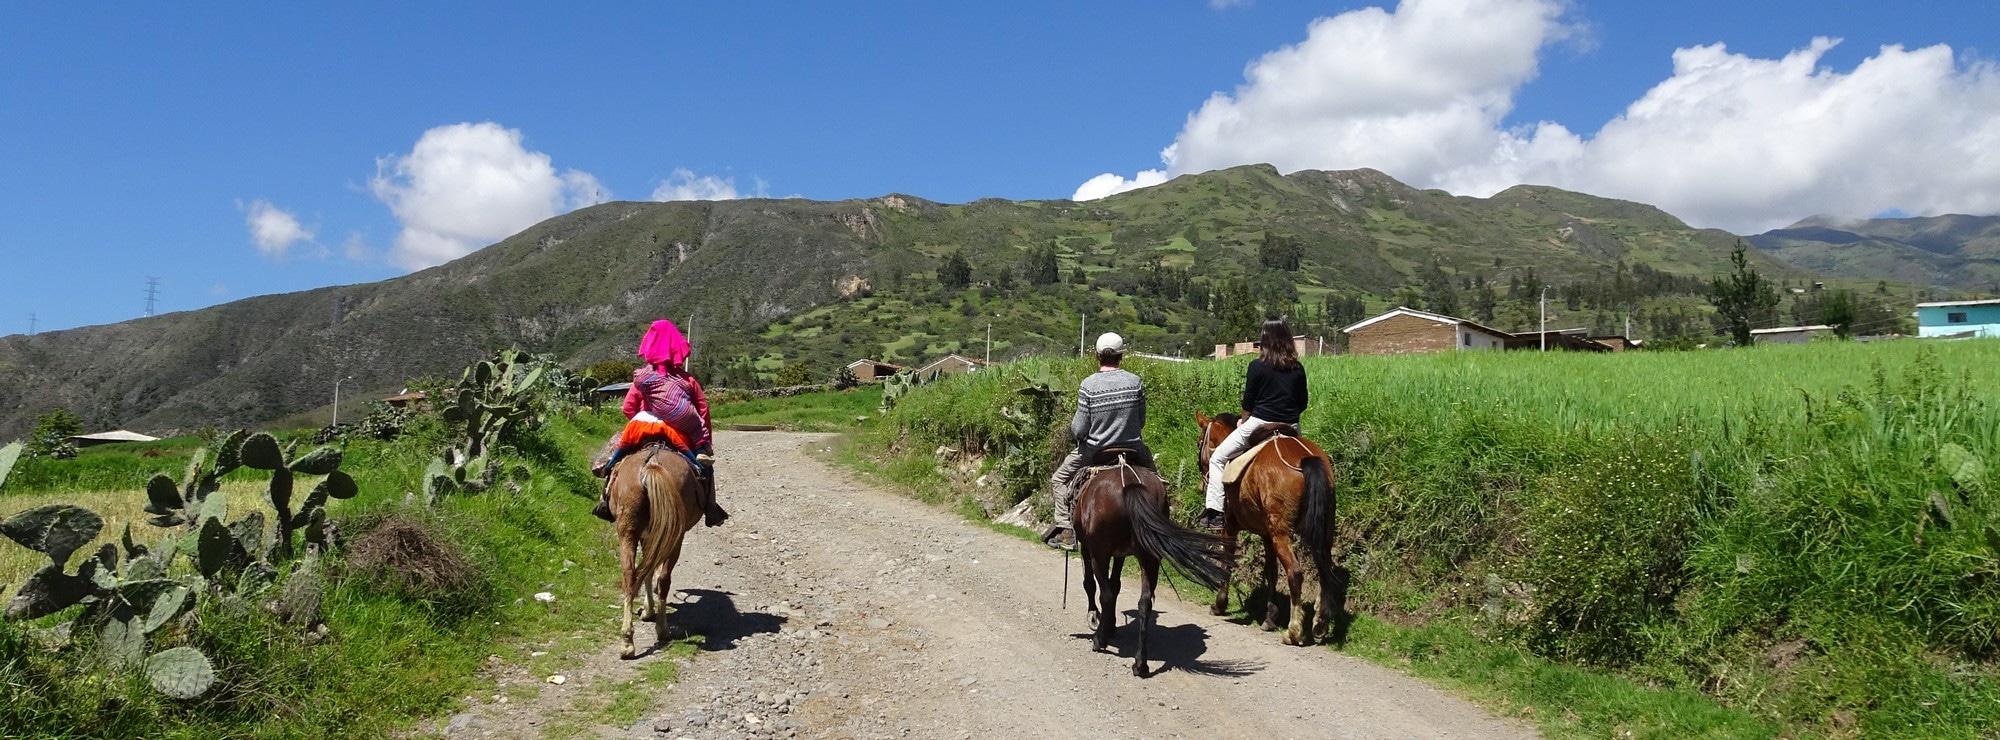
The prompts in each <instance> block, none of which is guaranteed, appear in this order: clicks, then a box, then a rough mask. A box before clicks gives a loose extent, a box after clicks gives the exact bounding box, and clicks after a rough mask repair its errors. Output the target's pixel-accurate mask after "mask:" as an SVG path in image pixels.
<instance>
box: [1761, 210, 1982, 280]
mask: <svg viewBox="0 0 2000 740" xmlns="http://www.w3.org/2000/svg"><path fill="white" fill-rule="evenodd" d="M1749 241H1750V243H1752V244H1755V245H1756V246H1757V248H1758V249H1762V250H1765V251H1766V252H1769V253H1771V254H1772V255H1774V256H1776V257H1778V258H1780V259H1783V260H1785V261H1787V262H1791V263H1792V264H1795V265H1798V266H1800V267H1804V268H1806V269H1809V270H1813V271H1815V272H1820V273H1824V274H1827V275H1833V276H1838V277H1848V278H1863V279H1876V280H1889V281H1892V282H1902V283H1908V284H1911V285H1926V286H1942V287H1949V288H1956V289H1959V290H1977V291H1995V290H1996V288H1995V286H1996V285H2000V216H1963V215H1945V216H1926V217H1921V218H1874V219H1868V220H1865V221H1855V222H1844V221H1840V220H1837V219H1831V218H1825V217H1814V218H1809V219H1806V220H1804V221H1800V222H1798V223H1796V224H1793V225H1791V226H1788V227H1785V228H1783V229H1776V230H1772V231H1767V232H1764V233H1762V234H1758V235H1756V236H1753V237H1750V238H1749Z"/></svg>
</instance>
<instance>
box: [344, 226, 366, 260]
mask: <svg viewBox="0 0 2000 740" xmlns="http://www.w3.org/2000/svg"><path fill="white" fill-rule="evenodd" d="M340 253H341V256H343V257H346V258H347V260H348V261H349V262H368V261H370V260H373V259H375V248H374V247H370V246H368V239H367V238H366V237H364V236H362V235H361V232H358V231H357V232H354V233H352V234H348V235H347V241H345V242H341V244H340Z"/></svg>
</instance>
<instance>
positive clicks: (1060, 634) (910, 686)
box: [448, 432, 1534, 738]
mask: <svg viewBox="0 0 2000 740" xmlns="http://www.w3.org/2000/svg"><path fill="white" fill-rule="evenodd" d="M830 439H831V438H830V437H829V436H826V435H809V434H784V433H734V434H732V433H727V432H725V433H723V435H722V436H721V438H720V439H719V440H718V442H717V445H716V447H717V449H719V450H722V451H724V453H725V455H724V457H723V458H722V462H721V468H720V472H719V473H718V478H719V482H720V486H719V488H720V490H721V491H722V492H723V493H722V496H723V500H724V502H725V503H726V505H727V506H728V507H729V509H730V511H731V512H732V513H733V514H734V518H733V519H732V520H731V521H730V522H729V524H728V525H726V526H724V527H722V528H719V529H699V528H698V529H696V530H695V531H694V532H692V533H691V534H690V536H689V540H688V545H687V555H686V557H684V559H683V560H682V561H681V567H680V568H679V569H678V570H677V571H676V572H675V573H674V586H675V588H676V590H677V591H679V593H678V594H677V595H676V597H677V599H680V600H681V601H680V603H678V604H677V605H676V608H677V611H676V612H674V613H673V614H672V615H671V616H670V623H671V624H672V625H673V626H675V627H677V628H682V629H687V630H690V631H693V632H695V633H699V634H703V635H705V636H706V642H705V645H704V647H703V654H701V655H699V656H697V657H696V658H695V659H694V660H693V661H691V662H688V663H687V664H686V665H685V666H684V667H683V668H682V671H681V676H680V680H679V682H678V683H677V684H675V685H674V686H673V687H672V688H670V689H667V690H665V691H661V692H658V693H656V694H654V695H653V702H654V705H653V706H652V708H651V710H650V712H648V713H646V714H645V717H646V718H645V719H643V720H641V721H640V722H638V723H637V724H634V725H631V726H627V727H597V728H595V729H594V730H592V731H594V732H597V733H599V734H602V735H606V736H614V737H617V736H625V737H654V738H679V737H691V738H712V737H792V736H798V737H837V738H846V737H854V738H874V737H923V738H932V737H938V738H959V737H965V738H971V737H980V738H985V737H1143V738H1170V737H1190V738H1197V737H1198V738H1235V737H1246V738H1247V737H1257V738H1294V737H1296V738H1378V737H1379V738H1442V737H1451V738H1468V737H1532V736H1533V735H1534V733H1533V731H1532V730H1531V729H1529V728H1527V727H1526V726H1524V725H1521V724H1519V723H1516V722H1511V721H1503V720H1498V719H1495V718H1493V717H1491V716H1489V715H1488V714H1486V713H1485V712H1483V711H1481V710H1480V709H1478V708H1476V707H1474V706H1472V705H1470V704H1468V703H1466V702H1464V701H1462V700H1459V699H1455V698H1452V697H1449V696H1445V695H1443V694H1441V693H1439V692H1438V691H1436V690H1433V689H1431V688H1430V687H1428V686H1427V685H1425V684H1423V683H1421V682H1419V681H1417V680H1415V679H1411V678H1408V677H1405V676H1403V675H1401V674H1398V673H1396V672H1394V671H1390V670H1388V669H1384V668H1380V667H1377V666H1375V665H1374V664H1371V663H1366V662H1363V661H1361V660H1358V659H1353V658H1349V657H1346V656H1343V655H1340V654H1338V653H1335V652H1333V651H1330V650H1326V649H1323V648H1303V649H1302V648H1292V647H1285V646H1282V645H1280V644H1278V639H1277V636H1276V635H1274V634H1271V633H1266V632H1261V631H1259V630H1256V629H1254V628H1251V627H1246V626H1242V625H1237V624H1232V623H1229V622H1226V621H1224V620H1222V619H1218V618H1215V617H1211V616H1209V615H1208V612H1207V609H1206V608H1205V606H1203V605H1201V604H1194V603H1187V602H1182V601H1180V600H1179V599H1178V598H1175V597H1174V596H1173V595H1172V594H1171V593H1170V592H1168V591H1167V590H1166V588H1165V586H1162V595H1161V597H1160V598H1159V599H1158V600H1157V601H1156V602H1155V606H1156V608H1157V609H1158V611H1159V616H1158V618H1157V622H1156V625H1157V626H1156V629H1155V632H1154V633H1153V642H1152V645H1151V650H1152V657H1153V658H1154V660H1155V662H1154V664H1153V670H1154V671H1156V672H1157V673H1156V675H1154V676H1153V677H1152V678H1149V679H1139V678H1134V677H1133V676H1132V675H1131V672H1130V658H1129V657H1124V658H1121V657H1119V656H1116V655H1111V654H1106V653H1095V652H1092V651H1091V650H1090V647H1089V642H1088V638H1087V637H1086V636H1085V634H1084V632H1085V625H1084V619H1085V617H1084V609H1083V604H1082V591H1081V580H1080V574H1074V575H1073V578H1072V581H1071V588H1072V591H1071V593H1070V597H1069V608H1068V609H1067V610H1065V609H1064V608H1063V606H1062V598H1063V593H1062V590H1063V572H1062V570H1061V569H1062V567H1063V564H1064V562H1063V560H1062V559H1061V558H1060V557H1059V556H1058V555H1056V554H1055V553H1054V552H1053V551H1050V550H1047V549H1045V548H1042V547H1040V546H1038V545H1035V544H1032V543H1029V542H1024V541H1021V540H1018V539H1015V538H1010V537H1006V536H1003V535H1000V534H997V533H994V532H991V531H988V530H986V529H983V528H981V527H979V526H977V525H974V524H970V523H967V522H965V521H963V520H962V519H960V518H959V517H957V516H956V515H954V514H952V513H951V512H947V511H943V510H939V509H936V508H933V507H929V506H926V505H923V504H921V503H917V502H914V501H911V500H909V499H906V498H903V497H900V496H897V495H895V494H892V493H888V492H885V491H880V490H877V489H874V488H871V487H869V486H867V485H864V484H862V483H860V482H857V481H856V480H855V479H854V477H853V476H851V475H850V474H848V473H847V472H845V471H843V470H840V469H838V468H835V467H831V466H829V465H828V464H826V463H825V462H824V454H825V451H826V449H825V448H826V445H828V444H829V443H830ZM1070 567H1072V568H1074V567H1076V566H1075V561H1070ZM1136 591H1137V588H1136V586H1135V585H1133V584H1132V583H1131V582H1129V581H1128V584H1127V587H1126V588H1125V589H1123V592H1122V594H1121V603H1120V607H1121V609H1123V610H1127V615H1126V616H1125V617H1124V619H1129V618H1130V611H1129V610H1130V609H1132V606H1131V604H1132V602H1133V600H1134V599H1135V598H1136ZM640 637H641V638H642V639H640V641H639V644H640V645H642V646H643V645H645V644H647V643H650V642H651V639H650V638H651V634H650V630H648V629H642V630H641V631H640ZM1132 639H1133V638H1132V630H1131V629H1130V628H1125V629H1122V630H1121V632H1120V634H1119V640H1118V641H1117V642H1116V643H1115V646H1116V647H1117V648H1118V650H1119V651H1120V653H1122V654H1124V655H1128V656H1129V655H1130V650H1131V646H1132ZM603 645H604V647H603V648H602V649H601V650H598V651H596V652H595V653H593V654H592V655H591V656H590V657H589V658H588V660H587V661H586V665H583V666H581V667H579V668H578V669H577V670H576V671H574V673H576V674H577V676H578V677H580V678H582V679H583V680H585V681H598V682H607V681H616V680H619V677H620V676H623V675H634V674H636V672H637V671H640V670H643V666H644V665H645V664H647V663H648V662H649V661H660V660H667V659H668V658H664V657H659V656H649V657H645V658H641V659H640V660H636V661H629V662H620V661H617V660H616V659H615V656H614V652H615V650H616V647H615V640H614V639H613V636H612V635H610V634H605V635H604V636H603ZM583 690H586V687H584V686H578V685H569V686H544V687H543V688H542V690H541V691H540V695H539V696H536V697H534V698H530V699H526V700H522V701H515V702H513V703H512V704H511V705H504V704H503V705H492V704H487V705H484V706H481V707H475V708H474V709H472V710H471V711H469V712H467V713H466V714H464V715H460V716H457V717H454V718H452V721H451V723H450V726H449V727H448V730H449V732H448V734H452V735H466V736H481V735H484V736H536V735H540V734H543V733H544V732H545V731H546V729H547V728H546V726H545V725H543V724H542V723H541V722H539V721H537V718H536V713H537V712H539V711H549V710H551V709H553V708H556V707H560V706H563V705H562V704H561V702H564V701H565V700H566V699H565V696H568V695H570V692H576V691H583ZM530 723H532V724H530ZM537 725H542V727H540V728H539V729H538V727H537Z"/></svg>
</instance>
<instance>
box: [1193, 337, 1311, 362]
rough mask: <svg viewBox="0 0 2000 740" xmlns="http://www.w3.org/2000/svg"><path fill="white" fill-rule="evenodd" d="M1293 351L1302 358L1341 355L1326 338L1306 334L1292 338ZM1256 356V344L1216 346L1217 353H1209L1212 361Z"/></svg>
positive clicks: (1244, 343)
mask: <svg viewBox="0 0 2000 740" xmlns="http://www.w3.org/2000/svg"><path fill="white" fill-rule="evenodd" d="M1292 349H1293V350H1295V351H1297V352H1298V353H1299V356H1300V357H1308V356H1312V355H1332V354H1339V352H1338V351H1337V350H1336V349H1335V348H1333V347H1331V346H1328V345H1327V343H1326V338H1325V337H1311V336H1307V335H1305V334H1300V335H1297V336H1294V337H1292ZM1254 354H1257V343H1256V342H1237V343H1235V344H1218V345H1215V351H1214V352H1211V353H1209V355H1208V357H1209V359H1211V360H1227V359H1229V358H1231V357H1236V356H1238V355H1254Z"/></svg>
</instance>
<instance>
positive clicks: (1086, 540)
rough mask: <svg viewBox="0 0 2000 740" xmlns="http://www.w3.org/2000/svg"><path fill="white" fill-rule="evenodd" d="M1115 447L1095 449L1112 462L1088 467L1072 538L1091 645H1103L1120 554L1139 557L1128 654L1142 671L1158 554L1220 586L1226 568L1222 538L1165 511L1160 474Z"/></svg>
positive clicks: (1110, 625) (1111, 622) (1114, 615)
mask: <svg viewBox="0 0 2000 740" xmlns="http://www.w3.org/2000/svg"><path fill="white" fill-rule="evenodd" d="M1118 452H1120V451H1119V450H1106V451H1105V453H1104V454H1100V455H1099V458H1100V460H1102V459H1105V458H1107V457H1110V456H1116V457H1115V458H1114V459H1116V460H1117V462H1118V464H1117V465H1115V466H1112V467H1105V468H1095V469H1092V470H1091V471H1089V473H1088V474H1087V475H1088V477H1086V478H1085V479H1084V482H1083V485H1082V487H1081V488H1080V489H1079V490H1078V492H1077V495H1076V509H1075V515H1074V516H1075V519H1076V541H1077V545H1078V547H1079V549H1081V550H1082V554H1083V571H1084V578H1083V593H1084V597H1085V598H1084V600H1085V601H1087V602H1089V604H1090V629H1091V640H1090V648H1091V649H1092V650H1098V651H1102V650H1104V649H1105V648H1106V647H1109V646H1110V644H1111V633H1112V632H1113V631H1114V630H1115V629H1116V628H1117V622H1118V585H1119V579H1118V576H1119V574H1121V573H1123V572H1124V571H1125V558H1126V557H1127V556H1132V557H1137V558H1139V573H1140V582H1139V620H1138V621H1139V648H1138V650H1137V651H1135V652H1134V653H1133V656H1132V675H1134V676H1139V677H1141V678H1144V677H1145V676H1146V674H1147V669H1146V630H1147V627H1148V626H1150V625H1151V624H1152V622H1153V589H1154V587H1155V586H1157V585H1159V582H1160V560H1161V558H1165V559H1167V560H1169V561H1172V562H1173V564H1174V565H1175V566H1177V567H1179V568H1180V569H1181V570H1182V571H1183V572H1185V573H1187V574H1188V576H1189V577H1191V578H1193V579H1194V580H1195V581H1196V582H1199V583H1201V584H1202V585H1204V586H1207V587H1209V588H1216V587H1217V586H1219V585H1220V584H1221V583H1222V582H1223V581H1224V580H1226V579H1227V578H1228V577H1229V571H1228V565H1227V562H1226V561H1224V560H1223V559H1222V555H1221V553H1220V550H1221V545H1222V544H1223V543H1222V540H1221V539H1220V538H1218V537H1216V536H1214V535H1210V534H1204V533H1201V532H1194V531H1190V530H1186V529H1182V528H1180V527H1177V526H1175V525H1174V522H1173V520H1172V519H1170V518H1168V517H1167V488H1166V482H1165V481H1163V480H1161V479H1160V476H1159V475H1158V474H1157V473H1154V472H1153V471H1151V470H1147V469H1145V468H1141V467H1136V466H1133V465H1128V464H1126V463H1125V461H1124V458H1123V456H1122V455H1117V453H1118Z"/></svg>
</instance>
